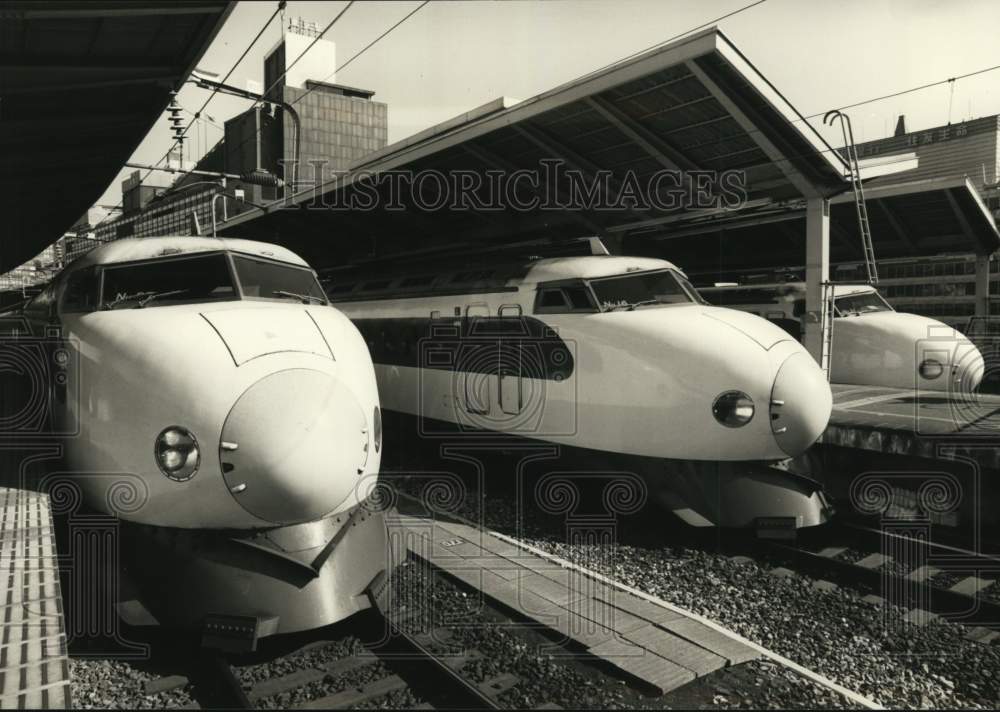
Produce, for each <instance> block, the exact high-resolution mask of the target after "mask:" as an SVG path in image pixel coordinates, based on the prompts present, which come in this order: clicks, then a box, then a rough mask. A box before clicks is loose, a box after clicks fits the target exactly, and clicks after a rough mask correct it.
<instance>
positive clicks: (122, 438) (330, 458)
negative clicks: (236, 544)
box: [60, 302, 379, 529]
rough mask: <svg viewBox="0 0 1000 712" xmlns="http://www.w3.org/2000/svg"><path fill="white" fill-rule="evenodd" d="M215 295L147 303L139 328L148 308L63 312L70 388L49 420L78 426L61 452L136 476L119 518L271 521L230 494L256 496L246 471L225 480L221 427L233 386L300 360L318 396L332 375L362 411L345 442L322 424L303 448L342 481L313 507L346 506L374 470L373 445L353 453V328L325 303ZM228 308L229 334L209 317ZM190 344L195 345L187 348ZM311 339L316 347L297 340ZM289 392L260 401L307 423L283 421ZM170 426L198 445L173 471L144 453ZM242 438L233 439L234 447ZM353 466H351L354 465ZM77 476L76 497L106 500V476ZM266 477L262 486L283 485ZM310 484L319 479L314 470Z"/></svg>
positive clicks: (278, 492)
mask: <svg viewBox="0 0 1000 712" xmlns="http://www.w3.org/2000/svg"><path fill="white" fill-rule="evenodd" d="M226 304H227V305H229V306H220V305H205V304H197V305H179V306H163V307H160V308H158V310H157V312H156V322H155V327H154V328H149V323H148V322H149V314H150V313H151V312H149V311H146V310H131V309H127V310H113V311H106V312H93V313H90V314H83V315H68V316H67V318H66V319H65V327H66V330H67V333H66V336H67V342H68V344H69V345H70V348H71V349H72V348H74V345H79V358H78V363H79V381H78V382H77V383H70V384H69V391H70V392H71V393H74V394H76V395H75V397H72V398H69V399H68V400H67V408H66V410H65V411H64V415H63V416H61V417H64V418H66V419H67V422H65V423H62V424H61V425H60V427H61V428H63V429H64V431H65V429H69V428H73V426H74V425H76V426H77V427H78V430H79V433H80V436H79V437H78V438H73V439H70V440H69V441H68V442H67V446H66V448H67V461H68V463H69V464H70V465H71V467H72V469H73V470H74V471H77V472H81V473H85V472H92V473H127V474H130V475H135V476H137V477H138V478H139V479H141V480H142V482H143V483H144V484H145V487H146V490H145V492H144V493H142V496H144V497H145V499H146V500H147V501H146V504H144V505H143V506H141V507H134V508H133V507H129V509H128V511H125V512H121V516H123V517H124V518H125V519H129V520H131V521H135V522H140V523H144V524H160V525H169V526H175V527H183V528H202V527H212V528H233V529H246V528H255V527H257V528H259V527H267V526H273V524H275V523H280V522H276V521H272V520H267V519H264V518H261V517H257V516H255V515H253V514H252V513H251V512H249V511H248V510H247V509H245V508H244V507H243V506H241V504H240V502H239V500H240V499H241V495H244V494H246V495H253V496H256V495H257V493H256V492H254V491H252V490H257V489H259V488H260V487H261V486H262V484H263V483H262V482H261V481H259V480H260V479H261V478H259V477H258V478H256V479H257V480H258V481H250V482H248V486H247V488H246V489H245V490H244V491H242V492H239V493H233V492H232V491H231V489H230V486H229V485H228V484H227V481H226V479H227V478H226V477H224V476H223V461H222V456H221V455H220V442H221V441H222V439H223V438H222V432H223V426H224V425H225V423H226V420H227V418H228V417H229V415H230V413H231V411H232V410H233V409H234V407H235V404H236V402H237V400H238V399H239V398H240V396H242V395H243V394H245V393H247V392H248V391H249V390H250V389H251V388H252V387H253V386H254V385H255V384H257V383H259V382H261V381H262V380H263V379H265V378H267V377H269V376H271V375H272V374H275V373H281V372H286V371H303V372H309V373H314V374H317V375H319V379H318V380H319V381H321V382H323V383H325V385H326V389H327V390H326V391H325V392H324V393H323V394H322V395H323V396H324V397H330V396H332V395H333V394H335V393H337V394H340V395H341V396H342V397H343V393H342V391H341V389H340V388H339V386H340V384H349V392H347V393H346V397H348V398H350V399H351V400H352V401H354V403H355V404H356V408H357V409H358V410H359V412H364V422H360V423H358V425H357V427H356V428H355V430H356V431H357V432H356V433H352V439H351V441H350V442H349V443H348V442H347V441H344V442H336V441H337V438H338V436H337V435H334V434H331V436H330V437H331V442H330V448H329V449H330V452H329V453H328V455H327V456H323V455H321V454H320V451H318V450H315V448H314V449H313V450H312V453H313V456H314V457H316V459H317V461H316V463H315V464H316V469H317V475H319V474H324V475H326V476H327V477H326V480H327V483H330V482H338V481H339V482H341V483H342V484H341V486H340V487H338V488H337V493H336V494H333V495H331V497H330V498H328V499H327V504H328V505H329V509H328V510H327V511H326V512H323V513H322V514H334V513H336V512H339V511H343V510H344V509H347V508H349V507H352V506H355V505H357V504H358V503H359V502H360V500H359V497H360V498H363V497H364V494H363V492H362V491H361V489H359V488H357V487H355V485H356V483H357V482H358V481H359V480H361V479H363V476H366V475H367V476H374V475H377V473H378V465H379V454H378V453H375V452H372V453H370V461H368V462H362V458H363V456H364V454H365V443H363V442H362V433H364V432H371V429H372V427H373V423H372V422H371V420H372V418H373V412H374V411H373V409H374V407H375V405H376V404H377V402H378V401H377V387H376V383H375V378H374V371H373V370H372V366H371V364H370V359H369V358H368V356H367V350H366V349H365V347H364V343H363V341H362V340H361V339H360V336H359V335H358V334H357V331H356V329H355V328H354V326H353V325H351V324H350V322H349V321H348V320H346V319H345V318H344V317H343V316H342V315H340V314H339V313H337V312H336V311H335V310H333V309H331V308H329V307H320V306H315V307H313V306H291V305H285V304H265V303H262V302H261V303H253V305H252V306H250V307H249V308H239V307H235V306H233V303H226ZM236 313H238V314H242V315H244V318H245V320H246V323H245V324H241V328H240V333H239V337H238V338H239V342H235V341H234V338H233V336H232V335H228V334H227V338H224V337H223V335H222V333H223V332H220V330H219V329H217V328H216V327H215V326H214V325H213V322H212V319H213V317H214V318H217V317H218V316H219V315H223V314H236ZM313 315H317V316H313ZM320 324H322V326H320ZM290 325H291V326H290ZM179 335H183V339H179V338H178V336H179ZM253 341H257V342H259V343H258V345H257V347H253V346H252V345H250V346H248V344H250V343H251V342H253ZM264 342H270V343H272V344H274V343H281V346H280V349H281V350H274V349H277V348H279V347H275V346H270V347H264V346H261V345H260V344H262V343H264ZM192 343H196V344H198V348H197V349H192V348H191V347H190V344H192ZM328 343H329V344H335V345H336V346H328V345H327V344H328ZM313 346H317V347H321V348H322V349H323V350H325V351H326V355H321V354H319V353H311V352H309V351H308V350H307V349H309V348H312V347H313ZM334 350H335V351H336V353H335V354H334V353H332V351H334ZM248 355H250V357H249V358H247V356H248ZM236 359H241V362H240V363H237V361H236ZM243 359H245V360H243ZM166 364H169V366H168V367H165V365H166ZM209 386H210V387H209ZM301 397H302V396H301V395H298V396H295V397H293V396H291V395H289V396H288V400H287V401H286V402H281V397H280V396H279V398H277V399H276V400H275V401H273V402H272V403H271V404H270V407H271V409H272V412H282V413H285V414H287V417H288V418H289V419H290V421H291V422H292V423H293V424H296V425H297V426H301V427H302V428H305V427H308V426H309V425H310V424H309V423H305V422H301V423H297V422H296V421H295V418H296V415H295V414H296V411H302V410H303V405H304V404H303V403H302V402H301V400H299V399H301ZM297 401H298V402H297ZM362 404H364V407H362ZM167 414H169V415H167ZM174 425H180V426H182V427H184V428H186V429H187V430H189V431H190V432H191V433H192V434H193V435H194V436H195V438H196V439H197V441H198V443H199V445H200V451H201V464H200V465H199V471H198V473H197V474H196V475H195V476H193V477H191V478H190V479H189V480H186V481H183V482H176V481H173V480H171V479H169V478H167V477H164V476H163V474H162V473H161V472H160V471H159V469H158V468H157V464H156V462H155V460H154V459H153V443H155V442H156V439H157V437H158V436H159V434H160V433H161V432H163V430H164V429H166V428H168V427H170V426H174ZM261 435H262V436H264V437H266V434H263V433H262V434H261ZM355 435H356V437H354V436H355ZM248 445H249V441H248V440H245V441H244V443H243V447H244V448H247V447H248ZM348 445H350V446H351V449H350V452H353V453H354V454H356V455H357V458H356V462H339V461H338V454H339V453H341V452H343V451H344V450H346V449H347V446H348ZM273 446H274V447H275V448H278V449H279V450H280V451H283V452H286V453H287V452H288V451H290V450H293V449H294V448H295V446H296V442H295V441H294V440H291V439H290V440H289V441H288V442H287V443H279V442H274V443H273ZM358 465H360V466H361V467H362V468H363V472H361V473H359V472H358V470H357V466H358ZM237 474H238V473H237ZM359 475H360V476H359ZM264 479H266V478H264ZM80 482H81V486H82V487H83V489H84V493H85V496H86V497H87V500H88V504H90V505H91V506H93V507H95V508H97V509H101V510H107V498H108V487H110V486H111V481H109V480H108V479H106V478H93V479H92V480H88V478H86V477H81V478H80ZM275 484H276V485H277V486H276V488H275V489H274V490H273V491H270V492H268V493H267V496H269V497H279V498H280V497H282V496H286V495H287V494H288V491H287V490H285V491H282V489H281V488H280V484H279V483H275ZM313 484H315V485H316V486H317V489H319V490H320V491H322V490H323V489H324V487H323V481H322V480H319V479H317V480H316V481H314V483H313ZM251 488H252V489H251ZM309 518H313V517H309Z"/></svg>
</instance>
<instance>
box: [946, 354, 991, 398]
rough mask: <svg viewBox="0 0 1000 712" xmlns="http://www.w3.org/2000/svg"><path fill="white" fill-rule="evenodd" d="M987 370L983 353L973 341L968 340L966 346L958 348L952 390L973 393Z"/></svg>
mask: <svg viewBox="0 0 1000 712" xmlns="http://www.w3.org/2000/svg"><path fill="white" fill-rule="evenodd" d="M985 371H986V362H985V361H984V360H983V354H982V353H981V352H980V351H979V349H978V348H976V347H975V346H974V345H973V344H972V342H968V344H967V345H965V348H960V349H957V350H956V354H955V358H954V363H953V365H952V378H953V385H952V387H951V390H952V391H953V392H954V391H958V392H959V393H971V392H973V391H974V390H976V389H977V388H979V384H980V383H981V382H982V380H983V374H984V373H985Z"/></svg>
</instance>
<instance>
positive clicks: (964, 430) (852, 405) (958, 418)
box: [821, 383, 1000, 468]
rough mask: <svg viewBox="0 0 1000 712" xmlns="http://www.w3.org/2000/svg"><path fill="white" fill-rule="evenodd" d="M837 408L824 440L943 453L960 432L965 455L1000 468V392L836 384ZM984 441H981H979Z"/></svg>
mask: <svg viewBox="0 0 1000 712" xmlns="http://www.w3.org/2000/svg"><path fill="white" fill-rule="evenodd" d="M830 387H831V389H832V390H833V414H832V415H831V416H830V424H829V426H827V429H826V432H825V433H823V437H822V439H821V442H823V443H826V444H830V445H839V446H843V447H851V448H858V449H862V450H874V451H877V452H885V453H890V454H902V455H915V456H919V457H927V458H931V459H938V458H939V457H940V454H939V450H938V444H939V443H940V442H941V440H942V438H949V436H952V437H951V439H952V440H953V439H954V438H955V437H958V438H959V439H960V440H961V441H963V442H967V443H968V447H963V448H960V450H962V455H963V456H966V457H971V458H973V459H974V460H976V461H977V462H979V464H980V465H982V466H984V467H990V468H1000V448H995V447H982V445H985V444H989V443H996V442H998V441H1000V396H997V395H989V394H978V395H976V394H965V395H962V394H948V393H944V392H936V391H915V390H912V389H911V390H904V389H899V388H887V387H881V386H855V385H846V384H838V383H833V384H831V386H830ZM977 443H978V446H977Z"/></svg>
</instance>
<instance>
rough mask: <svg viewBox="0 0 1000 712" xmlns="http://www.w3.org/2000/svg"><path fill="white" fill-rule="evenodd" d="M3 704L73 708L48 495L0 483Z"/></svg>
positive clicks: (0, 701) (0, 693) (0, 671)
mask: <svg viewBox="0 0 1000 712" xmlns="http://www.w3.org/2000/svg"><path fill="white" fill-rule="evenodd" d="M0 621H2V622H0V709H39V708H59V709H68V708H69V707H70V706H71V698H70V678H69V661H68V658H67V655H66V635H65V629H64V626H63V608H62V595H61V592H60V587H59V566H58V559H57V554H56V550H55V537H54V533H53V529H52V515H51V513H50V511H49V499H48V496H47V495H45V494H39V493H37V492H30V491H26V490H20V489H15V488H8V487H0Z"/></svg>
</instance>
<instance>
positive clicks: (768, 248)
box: [625, 176, 1000, 275]
mask: <svg viewBox="0 0 1000 712" xmlns="http://www.w3.org/2000/svg"><path fill="white" fill-rule="evenodd" d="M898 177H899V176H894V178H897V179H898ZM887 180H888V178H883V179H875V180H874V181H872V182H871V183H869V184H866V186H865V188H864V192H865V199H866V200H865V203H866V206H867V209H868V219H869V225H870V226H871V233H872V245H873V247H874V250H875V257H876V260H878V259H891V258H895V257H916V256H924V255H934V254H939V253H942V252H974V253H977V254H990V253H992V252H994V251H995V250H997V248H1000V233H998V231H997V226H996V223H995V222H994V220H993V216H992V215H991V214H990V211H989V208H987V207H986V205H985V204H984V203H983V200H982V198H981V197H980V196H979V192H978V191H977V190H976V188H975V186H974V185H973V184H972V183H971V182H970V181H969V180H968V179H967V178H964V177H954V178H941V179H933V180H922V181H915V182H905V183H888V182H884V181H887ZM805 230H806V226H805V205H804V204H803V203H802V202H801V201H799V202H794V201H793V202H791V203H786V204H781V205H776V204H760V205H759V206H748V207H747V208H746V209H744V210H742V211H740V212H739V213H735V212H730V213H720V212H716V213H715V214H708V213H706V214H704V215H701V216H686V218H685V219H682V220H676V221H673V222H670V223H661V224H658V225H656V226H650V227H647V228H643V229H638V230H633V231H628V232H627V235H628V237H627V238H626V240H625V249H626V251H627V252H629V253H630V254H637V255H658V256H669V258H670V259H671V260H673V261H675V262H676V263H677V264H679V265H682V266H683V267H684V268H685V269H686V270H688V271H689V272H692V273H701V274H706V275H707V274H711V273H713V272H715V273H718V274H722V273H728V272H732V271H734V270H736V271H739V270H753V269H757V268H767V267H777V266H792V265H801V264H803V262H804V256H805V252H804V238H805ZM830 259H831V261H832V262H854V261H863V260H864V253H863V251H862V244H861V236H860V232H859V229H858V217H857V210H856V205H855V200H854V193H853V191H848V192H846V193H842V194H841V195H838V196H836V197H834V198H833V199H832V200H831V201H830Z"/></svg>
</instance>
